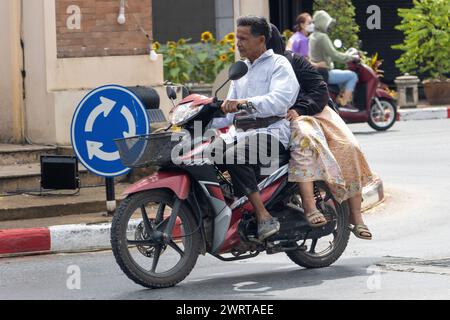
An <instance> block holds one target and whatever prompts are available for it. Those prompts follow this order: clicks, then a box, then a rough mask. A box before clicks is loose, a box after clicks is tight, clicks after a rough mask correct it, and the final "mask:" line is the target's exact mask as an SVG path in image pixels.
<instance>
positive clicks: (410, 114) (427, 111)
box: [397, 106, 450, 121]
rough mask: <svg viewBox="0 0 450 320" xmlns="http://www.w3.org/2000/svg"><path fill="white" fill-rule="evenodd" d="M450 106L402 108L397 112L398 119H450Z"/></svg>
mask: <svg viewBox="0 0 450 320" xmlns="http://www.w3.org/2000/svg"><path fill="white" fill-rule="evenodd" d="M449 118H450V106H448V107H434V108H423V109H403V110H402V109H400V110H399V111H398V113H397V121H411V120H432V119H449Z"/></svg>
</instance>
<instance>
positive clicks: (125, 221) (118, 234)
mask: <svg viewBox="0 0 450 320" xmlns="http://www.w3.org/2000/svg"><path fill="white" fill-rule="evenodd" d="M174 199H175V198H174V195H173V194H172V193H171V192H168V191H164V190H150V191H145V192H140V193H137V194H134V195H131V196H129V197H128V198H126V199H125V200H124V201H122V203H121V204H120V206H119V208H118V209H117V212H116V214H115V215H114V218H113V221H112V225H111V246H112V250H113V253H114V257H115V259H116V262H117V263H118V264H119V266H120V268H121V269H122V271H123V272H124V273H125V274H126V275H127V276H128V278H130V279H131V280H133V281H134V282H135V283H137V284H140V285H142V286H144V287H147V288H166V287H172V286H174V285H176V284H177V283H179V282H180V281H182V280H183V279H185V278H186V277H187V276H188V275H189V273H190V272H191V271H192V269H193V267H194V266H195V263H196V262H197V258H198V255H199V253H200V248H201V241H202V240H201V235H200V231H199V230H196V229H197V226H198V223H197V221H196V219H195V217H194V215H193V214H192V212H191V210H190V209H189V208H188V207H187V206H186V205H184V204H181V206H180V210H179V212H178V218H177V224H176V225H177V226H176V227H175V228H174V233H173V239H174V240H173V241H171V242H170V243H168V244H163V243H159V242H154V243H142V244H140V243H139V241H149V239H151V234H152V232H153V231H154V230H158V231H161V232H165V231H166V230H165V227H166V226H167V222H168V220H169V217H170V214H171V210H170V211H169V212H167V209H170V208H173V205H174ZM149 204H153V207H154V208H155V211H157V210H158V209H160V210H161V212H162V214H160V215H159V221H158V213H156V217H155V218H151V215H150V216H149V215H148V211H150V210H151V209H149V208H151V207H149ZM143 208H144V209H143ZM156 208H158V209H156ZM161 208H162V209H161ZM144 215H145V216H147V217H148V221H149V223H150V224H151V232H150V233H149V232H148V231H147V229H146V227H145V223H144V222H143V221H144ZM132 217H133V218H134V219H132ZM136 218H137V219H136ZM139 221H141V222H140V223H139ZM175 229H177V230H178V231H175ZM130 237H131V239H130ZM151 241H153V240H151ZM170 249H173V252H172V254H170ZM183 249H184V250H183ZM178 256H179V257H180V258H179V261H178V262H177V263H176V264H175V265H174V266H173V267H172V268H170V269H168V270H165V271H163V272H158V266H159V265H161V259H160V258H164V259H166V261H165V262H167V263H163V264H162V267H165V266H166V265H171V264H170V262H172V261H174V260H175V258H176V257H178ZM150 258H153V260H151V263H150V261H149V259H150ZM155 260H156V263H155ZM141 264H142V265H141ZM145 265H151V269H149V268H148V266H147V267H146V266H145ZM160 268H161V267H160Z"/></svg>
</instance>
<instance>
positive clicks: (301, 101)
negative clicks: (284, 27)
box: [267, 25, 329, 116]
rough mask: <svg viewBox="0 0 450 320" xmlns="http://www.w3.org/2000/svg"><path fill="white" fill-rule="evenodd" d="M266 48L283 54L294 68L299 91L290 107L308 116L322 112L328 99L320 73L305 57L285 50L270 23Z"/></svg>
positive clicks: (325, 86)
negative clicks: (270, 31) (270, 30)
mask: <svg viewBox="0 0 450 320" xmlns="http://www.w3.org/2000/svg"><path fill="white" fill-rule="evenodd" d="M267 49H272V50H273V51H274V52H275V53H276V54H281V55H284V56H285V57H286V58H287V59H288V60H289V62H290V63H291V65H292V68H293V69H294V72H295V75H296V77H297V81H298V83H299V84H300V92H299V94H298V97H297V101H296V102H295V104H294V105H293V106H292V107H291V109H294V110H295V111H297V113H298V114H299V115H308V116H313V115H315V114H317V113H320V112H322V110H323V109H324V108H325V106H326V105H327V104H328V101H329V95H328V87H327V84H326V83H325V81H324V79H323V77H322V75H321V74H320V73H319V72H318V71H317V69H316V68H314V67H313V66H312V64H311V63H309V61H308V60H307V59H306V58H305V57H302V56H300V55H298V54H294V53H292V52H291V51H285V47H284V42H283V39H282V37H281V34H280V32H279V31H278V29H277V27H275V26H274V25H272V33H271V38H270V40H269V41H268V43H267Z"/></svg>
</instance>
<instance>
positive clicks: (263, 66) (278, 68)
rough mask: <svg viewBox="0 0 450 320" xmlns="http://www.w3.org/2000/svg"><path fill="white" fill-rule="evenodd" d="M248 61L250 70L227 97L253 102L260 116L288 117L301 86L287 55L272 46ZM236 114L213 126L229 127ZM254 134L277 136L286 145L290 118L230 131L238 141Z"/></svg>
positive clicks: (215, 121)
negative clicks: (256, 126)
mask: <svg viewBox="0 0 450 320" xmlns="http://www.w3.org/2000/svg"><path fill="white" fill-rule="evenodd" d="M245 63H246V64H247V66H248V72H247V74H246V75H245V76H243V77H242V78H241V79H239V80H236V81H232V82H231V85H230V89H229V91H228V95H227V99H246V100H247V101H249V102H251V103H253V106H254V107H255V109H256V112H255V116H256V117H258V118H266V117H271V116H278V117H285V116H286V115H287V111H288V110H289V108H290V107H291V106H292V105H293V104H294V103H295V101H296V99H297V95H298V92H299V89H300V86H299V84H298V81H297V78H296V76H295V73H294V70H293V69H292V66H291V64H290V62H289V61H288V60H287V59H286V58H285V57H284V56H281V55H278V54H275V53H274V52H273V50H272V49H269V50H267V51H266V52H264V53H263V54H262V55H261V56H260V57H259V58H258V59H256V60H255V61H254V62H253V63H250V61H248V60H246V61H245ZM234 115H235V114H234V113H229V114H227V116H226V117H225V118H216V119H214V121H213V123H212V126H213V127H215V128H223V127H226V126H230V125H231V124H232V123H233V119H234ZM255 133H268V134H271V135H273V136H276V137H277V138H278V139H279V140H280V142H281V143H282V144H283V145H284V146H285V147H286V148H287V146H288V144H289V138H290V127H289V121H287V120H286V119H282V120H280V121H278V122H275V123H273V124H272V125H270V126H269V127H267V128H260V129H256V130H252V132H237V133H236V132H235V131H234V130H231V131H230V133H229V138H231V137H232V138H233V139H234V138H236V139H238V140H239V139H241V138H243V137H244V136H246V135H249V134H255ZM225 138H226V137H225ZM227 140H228V139H227Z"/></svg>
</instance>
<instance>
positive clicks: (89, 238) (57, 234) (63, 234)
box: [49, 220, 140, 252]
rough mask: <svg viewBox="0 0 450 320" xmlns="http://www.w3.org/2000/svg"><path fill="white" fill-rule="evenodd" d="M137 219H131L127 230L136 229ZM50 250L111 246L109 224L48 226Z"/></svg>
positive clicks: (74, 249)
mask: <svg viewBox="0 0 450 320" xmlns="http://www.w3.org/2000/svg"><path fill="white" fill-rule="evenodd" d="M139 222H140V221H139V220H131V221H130V223H129V225H128V232H131V233H133V232H134V231H135V230H136V227H137V225H138V224H139ZM49 229H50V239H51V247H50V251H52V252H66V251H77V250H89V249H103V248H105V249H108V248H111V242H110V238H111V224H110V223H102V224H93V225H86V224H71V225H62V226H53V227H49Z"/></svg>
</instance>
